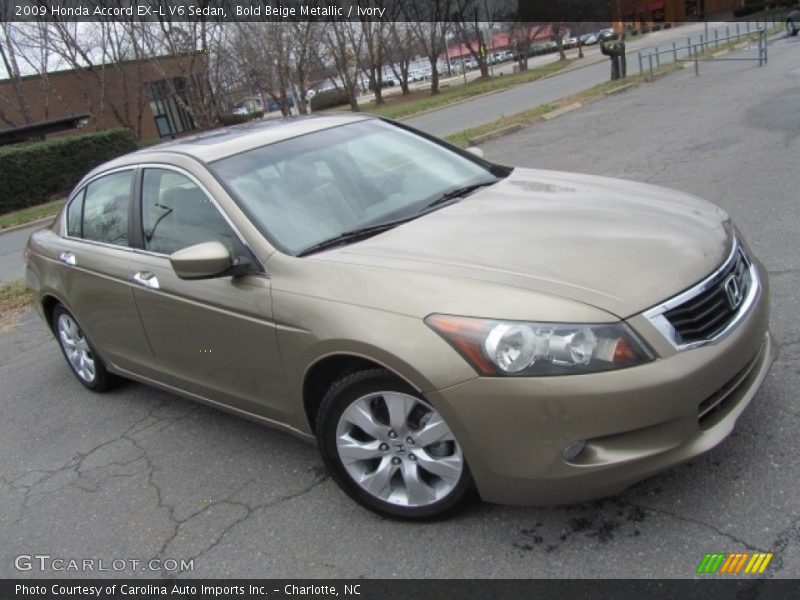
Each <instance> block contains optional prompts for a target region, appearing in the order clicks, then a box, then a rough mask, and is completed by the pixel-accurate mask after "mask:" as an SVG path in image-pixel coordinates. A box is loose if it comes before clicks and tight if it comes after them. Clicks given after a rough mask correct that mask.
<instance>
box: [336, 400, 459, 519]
mask: <svg viewBox="0 0 800 600" xmlns="http://www.w3.org/2000/svg"><path fill="white" fill-rule="evenodd" d="M336 449H337V452H338V455H339V458H340V460H341V461H342V464H343V466H344V468H345V470H346V471H347V473H348V474H349V475H350V477H352V479H353V480H354V481H355V482H356V484H357V485H358V486H359V487H361V488H362V489H363V490H365V491H366V492H368V493H369V494H371V495H372V496H373V497H375V498H378V499H380V500H383V501H385V502H389V503H391V504H394V505H397V506H402V507H424V506H428V505H430V504H433V503H435V502H437V501H439V500H440V499H442V498H444V497H446V496H447V495H448V494H450V493H451V492H452V491H453V490H454V489H455V487H456V485H457V484H458V483H459V481H460V479H461V476H462V472H463V470H464V457H463V455H462V452H461V448H460V447H459V445H458V443H457V442H456V439H455V436H454V435H453V433H452V431H451V430H450V428H449V427H448V426H447V424H446V423H445V421H444V419H443V418H442V417H441V415H440V414H439V413H438V412H437V411H436V410H435V409H434V408H433V407H432V406H431V405H430V404H428V403H427V402H425V401H423V400H422V399H420V398H417V397H415V396H412V395H409V394H404V393H401V392H388V391H387V392H376V393H371V394H366V395H364V396H361V397H359V398H357V399H356V400H355V401H353V402H352V403H351V404H350V405H349V406H348V407H347V408H346V409H345V410H344V411H343V412H342V414H341V417H340V418H339V421H338V424H337V428H336Z"/></svg>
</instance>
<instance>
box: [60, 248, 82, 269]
mask: <svg viewBox="0 0 800 600" xmlns="http://www.w3.org/2000/svg"><path fill="white" fill-rule="evenodd" d="M58 260H60V261H61V262H63V263H64V264H65V265H72V266H74V265H76V264H77V262H78V261H77V260H76V259H75V255H74V254H73V253H72V252H70V251H69V250H65V251H64V252H62V253H61V254H59V255H58Z"/></svg>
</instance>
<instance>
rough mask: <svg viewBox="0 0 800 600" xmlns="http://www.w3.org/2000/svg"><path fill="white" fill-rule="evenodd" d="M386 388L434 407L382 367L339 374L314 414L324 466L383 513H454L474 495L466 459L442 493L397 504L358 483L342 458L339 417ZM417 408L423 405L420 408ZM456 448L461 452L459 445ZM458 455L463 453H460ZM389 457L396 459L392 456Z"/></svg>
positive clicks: (426, 516)
mask: <svg viewBox="0 0 800 600" xmlns="http://www.w3.org/2000/svg"><path fill="white" fill-rule="evenodd" d="M387 392H394V393H399V394H403V395H405V396H412V397H413V398H415V399H416V400H418V401H419V402H420V404H419V407H423V405H424V406H425V407H427V409H431V408H433V407H431V405H430V404H429V403H428V402H427V400H425V398H423V397H422V396H421V395H420V394H419V393H417V392H416V391H415V390H414V389H412V388H411V387H410V386H409V385H408V384H406V383H405V382H403V381H402V380H400V379H399V378H398V377H396V376H394V375H392V374H391V373H390V372H389V371H386V370H385V369H369V370H364V371H357V372H355V373H351V374H349V375H346V376H344V377H342V378H340V379H339V380H337V381H336V382H335V383H334V384H333V385H331V387H330V389H329V390H328V392H327V393H326V394H325V397H324V398H323V400H322V404H321V406H320V409H319V413H318V418H317V440H318V442H319V447H320V452H321V454H322V460H323V462H324V463H325V466H326V467H327V468H328V471H329V472H330V474H331V476H332V477H333V479H334V480H335V481H336V483H338V484H339V486H340V487H341V488H342V489H343V490H344V491H345V492H346V493H347V494H348V495H349V496H350V497H351V498H353V499H354V500H355V501H356V502H358V503H359V504H361V505H362V506H364V507H365V508H367V509H369V510H371V511H373V512H375V513H378V514H380V515H382V516H388V517H392V518H399V519H407V520H430V519H436V518H443V517H445V516H448V515H451V514H453V513H454V512H455V511H457V510H459V509H461V508H463V507H464V506H465V505H466V504H467V502H469V501H470V500H471V499H473V498H474V497H475V494H474V489H475V486H474V483H473V480H472V476H471V475H470V472H469V468H468V466H467V464H466V460H465V459H463V461H462V470H461V474H460V477H459V478H458V480H457V483H455V485H453V487H452V489H450V490H449V491H448V492H447V493H446V495H444V496H443V497H441V498H438V499H436V500H435V501H433V502H430V503H428V504H425V505H423V506H405V505H398V504H394V503H392V502H388V501H386V500H384V499H382V498H379V497H378V496H376V495H374V494H372V493H371V492H369V491H367V490H366V489H364V488H363V487H362V486H361V485H360V484H359V483H357V482H356V481H355V479H354V478H353V476H351V475H350V473H349V472H348V471H347V469H346V467H345V465H344V463H343V462H342V458H341V457H340V455H339V450H338V447H337V441H336V440H337V428H338V427H339V423H340V419H341V417H342V415H343V414H344V412H345V410H347V409H348V408H349V407H350V406H351V405H353V404H354V403H355V402H356V401H359V400H362V399H363V398H364V397H365V396H369V395H372V394H376V393H387ZM415 406H416V405H415ZM420 410H426V409H425V408H420ZM433 411H434V412H435V409H433ZM412 412H413V411H412ZM447 443H452V444H456V442H455V441H454V438H453V442H447ZM456 446H457V444H456ZM426 450H427V449H426ZM418 451H419V448H417V449H413V448H411V449H409V453H408V457H409V458H414V457H413V456H411V454H412V452H418ZM457 451H458V452H459V454H460V452H461V451H460V448H459V449H458V450H457ZM391 453H392V450H389V451H388V452H387V454H389V455H391ZM461 456H462V457H463V455H461ZM390 458H391V457H390ZM375 460H382V459H375ZM391 460H395V459H393V458H392V459H391ZM397 460H399V459H397ZM419 460H422V459H419ZM416 468H418V469H420V468H421V467H420V465H417V467H416ZM399 470H400V467H397V468H396V469H395V473H396V472H397V471H399ZM418 472H421V471H418ZM425 473H426V476H427V473H428V472H427V471H426V472H425ZM453 479H455V478H453ZM442 481H444V480H442Z"/></svg>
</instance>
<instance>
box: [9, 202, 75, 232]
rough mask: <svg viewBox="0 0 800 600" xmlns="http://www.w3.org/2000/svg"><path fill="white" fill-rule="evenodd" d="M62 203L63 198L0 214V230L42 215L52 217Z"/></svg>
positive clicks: (41, 217) (22, 223)
mask: <svg viewBox="0 0 800 600" xmlns="http://www.w3.org/2000/svg"><path fill="white" fill-rule="evenodd" d="M63 205H64V199H63V198H62V199H60V200H53V201H52V202H47V203H45V204H37V205H36V206H29V207H28V208H23V209H21V210H15V211H14V212H10V213H6V214H4V215H0V230H3V229H8V228H9V227H14V226H15V225H24V224H25V223H30V222H31V221H36V220H37V219H43V218H44V217H52V216H55V215H57V214H58V211H59V210H61V207H62V206H63Z"/></svg>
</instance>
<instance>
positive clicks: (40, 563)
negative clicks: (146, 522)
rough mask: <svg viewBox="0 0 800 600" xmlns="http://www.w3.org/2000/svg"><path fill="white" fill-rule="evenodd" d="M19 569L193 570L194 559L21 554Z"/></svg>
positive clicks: (15, 561) (18, 557)
mask: <svg viewBox="0 0 800 600" xmlns="http://www.w3.org/2000/svg"><path fill="white" fill-rule="evenodd" d="M14 567H15V568H16V569H17V571H77V572H92V571H193V570H194V559H190V560H183V559H175V558H165V559H160V558H151V559H149V560H142V559H138V558H113V559H104V558H61V557H54V556H51V555H49V554H20V555H18V556H17V557H16V558H15V559H14Z"/></svg>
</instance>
